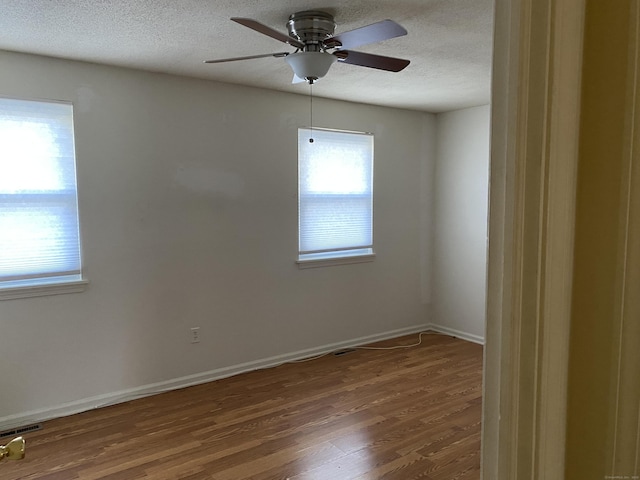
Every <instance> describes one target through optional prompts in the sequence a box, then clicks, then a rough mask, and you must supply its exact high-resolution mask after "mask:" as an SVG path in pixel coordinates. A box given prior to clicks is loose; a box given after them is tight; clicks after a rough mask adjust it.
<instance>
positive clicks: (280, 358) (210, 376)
mask: <svg viewBox="0 0 640 480" xmlns="http://www.w3.org/2000/svg"><path fill="white" fill-rule="evenodd" d="M429 328H430V325H428V324H422V325H414V326H411V327H406V328H401V329H397V330H391V331H387V332H382V333H377V334H374V335H367V336H364V337H358V338H352V339H350V340H345V341H342V342H335V343H331V344H326V345H322V346H319V347H314V348H309V349H305V350H298V351H295V352H291V353H286V354H283V355H276V356H273V357H268V358H263V359H260V360H254V361H251V362H245V363H240V364H238V365H231V366H228V367H223V368H217V369H214V370H210V371H208V372H202V373H197V374H195V375H187V376H184V377H179V378H174V379H171V380H167V381H164V382H158V383H152V384H147V385H142V386H139V387H135V388H129V389H125V390H119V391H116V392H109V393H105V394H103V395H96V396H93V397H88V398H83V399H80V400H75V401H72V402H67V403H63V404H60V405H55V406H52V407H48V408H43V409H38V410H31V411H28V412H22V413H19V414H15V415H9V416H5V417H0V430H7V429H9V428H16V427H20V426H23V425H29V424H32V423H38V422H43V421H45V420H50V419H52V418H58V417H64V416H67V415H73V414H75V413H81V412H86V411H88V410H93V409H96V408H101V407H106V406H109V405H115V404H117V403H122V402H128V401H130V400H135V399H137V398H143V397H147V396H150V395H155V394H158V393H164V392H168V391H171V390H177V389H180V388H185V387H190V386H193V385H199V384H202V383H207V382H212V381H214V380H220V379H222V378H227V377H231V376H233V375H238V374H241V373H245V372H250V371H253V370H261V369H264V368H270V367H274V366H277V365H281V364H283V363H287V362H291V361H294V360H302V359H304V358H309V357H314V356H316V355H322V354H324V353H329V352H333V351H335V350H340V349H343V348H349V347H356V346H361V345H366V344H370V343H374V342H378V341H381V340H388V339H392V338H397V337H401V336H404V335H411V334H413V333H419V332H424V331H428V330H429Z"/></svg>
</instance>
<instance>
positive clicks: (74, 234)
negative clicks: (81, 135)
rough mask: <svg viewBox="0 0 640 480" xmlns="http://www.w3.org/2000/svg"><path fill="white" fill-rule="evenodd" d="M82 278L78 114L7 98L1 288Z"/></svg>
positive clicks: (0, 163) (2, 134)
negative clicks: (76, 148) (75, 134)
mask: <svg viewBox="0 0 640 480" xmlns="http://www.w3.org/2000/svg"><path fill="white" fill-rule="evenodd" d="M80 279H81V264H80V236H79V228H78V206H77V193H76V168H75V151H74V138H73V107H72V105H70V104H66V103H57V102H40V101H29V100H16V99H8V98H0V287H4V288H7V287H16V286H29V285H39V284H47V283H60V282H70V281H77V280H80Z"/></svg>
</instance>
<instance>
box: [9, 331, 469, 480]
mask: <svg viewBox="0 0 640 480" xmlns="http://www.w3.org/2000/svg"><path fill="white" fill-rule="evenodd" d="M416 339H417V335H412V336H408V337H403V338H399V339H394V340H388V341H385V342H380V343H378V344H376V345H375V346H385V347H388V346H392V345H401V344H404V345H406V344H411V343H415V342H416ZM422 339H423V340H422V345H420V346H418V347H413V348H410V349H403V350H398V349H397V350H356V351H353V352H350V353H346V354H344V355H328V356H325V357H322V358H319V359H316V360H312V361H309V362H304V363H291V364H285V365H281V366H279V367H275V368H271V369H268V370H261V371H255V372H250V373H246V374H242V375H238V376H235V377H231V378H227V379H223V380H219V381H216V382H211V383H208V384H204V385H199V386H195V387H190V388H185V389H182V390H176V391H173V392H169V393H164V394H160V395H155V396H153V397H147V398H143V399H140V400H135V401H131V402H127V403H123V404H119V405H115V406H111V407H106V408H102V409H98V410H94V411H91V412H86V413H82V414H78V415H73V416H70V417H66V418H60V419H56V420H51V421H48V422H45V423H44V424H43V429H42V430H40V431H36V432H31V433H27V434H25V435H24V437H25V439H26V441H27V450H26V453H27V456H26V458H25V459H24V460H20V461H6V460H5V461H3V462H2V463H0V478H2V479H5V480H17V479H21V480H27V479H49V480H52V479H61V480H71V479H85V480H90V479H112V480H116V479H123V480H130V479H137V478H152V479H159V480H163V479H184V480H204V479H209V480H244V479H251V480H268V479H269V480H271V479H281V480H285V479H289V480H303V479H304V480H351V479H359V480H364V479H367V480H371V479H376V480H377V479H397V480H410V479H423V480H444V479H446V480H453V479H456V480H462V479H464V480H472V479H479V478H480V415H481V413H480V411H481V401H482V400H481V391H482V387H481V384H482V379H481V375H482V347H481V346H480V345H476V344H472V343H468V342H465V341H462V340H458V339H454V338H451V337H447V336H441V335H423V337H422ZM3 443H6V442H3Z"/></svg>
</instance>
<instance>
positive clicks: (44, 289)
mask: <svg viewBox="0 0 640 480" xmlns="http://www.w3.org/2000/svg"><path fill="white" fill-rule="evenodd" d="M88 285H89V281H88V280H74V281H70V282H59V283H48V284H42V285H25V286H21V287H3V288H0V301H2V300H16V299H19V298H33V297H44V296H49V295H62V294H66V293H81V292H84V291H85V290H86V289H87V287H88Z"/></svg>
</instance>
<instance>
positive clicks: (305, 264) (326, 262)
mask: <svg viewBox="0 0 640 480" xmlns="http://www.w3.org/2000/svg"><path fill="white" fill-rule="evenodd" d="M375 258H376V254H375V253H370V254H367V255H353V256H350V257H337V258H322V259H317V260H296V263H297V264H298V268H299V269H305V268H318V267H332V266H335V265H350V264H354V263H366V262H373V261H374V260H375Z"/></svg>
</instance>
